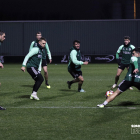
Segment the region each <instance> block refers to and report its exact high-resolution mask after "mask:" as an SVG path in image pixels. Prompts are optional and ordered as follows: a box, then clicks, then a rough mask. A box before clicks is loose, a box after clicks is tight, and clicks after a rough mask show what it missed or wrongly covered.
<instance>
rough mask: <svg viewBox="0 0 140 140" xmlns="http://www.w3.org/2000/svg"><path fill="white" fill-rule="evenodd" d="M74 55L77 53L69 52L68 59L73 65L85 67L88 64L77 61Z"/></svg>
mask: <svg viewBox="0 0 140 140" xmlns="http://www.w3.org/2000/svg"><path fill="white" fill-rule="evenodd" d="M76 55H77V52H76V51H75V50H73V51H71V53H70V58H71V60H72V62H73V63H74V64H75V65H83V64H85V65H87V64H88V62H83V61H79V60H77V57H76Z"/></svg>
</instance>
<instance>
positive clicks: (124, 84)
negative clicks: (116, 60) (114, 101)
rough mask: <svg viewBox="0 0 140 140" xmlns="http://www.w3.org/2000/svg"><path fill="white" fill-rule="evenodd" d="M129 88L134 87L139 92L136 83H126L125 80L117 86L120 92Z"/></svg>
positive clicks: (139, 85) (138, 85) (138, 86)
mask: <svg viewBox="0 0 140 140" xmlns="http://www.w3.org/2000/svg"><path fill="white" fill-rule="evenodd" d="M131 86H134V87H136V88H137V89H138V90H140V83H137V82H133V81H126V80H123V81H122V82H121V83H120V84H119V88H118V89H119V90H120V91H121V92H124V91H126V90H127V89H128V88H129V87H131Z"/></svg>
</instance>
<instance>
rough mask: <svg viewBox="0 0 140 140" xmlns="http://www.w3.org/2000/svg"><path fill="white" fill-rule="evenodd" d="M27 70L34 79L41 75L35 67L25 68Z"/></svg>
mask: <svg viewBox="0 0 140 140" xmlns="http://www.w3.org/2000/svg"><path fill="white" fill-rule="evenodd" d="M27 72H28V73H29V74H30V75H31V77H32V78H33V79H34V80H35V81H36V79H38V77H40V76H41V77H43V76H42V75H41V73H40V71H39V70H38V69H37V68H35V67H31V68H27Z"/></svg>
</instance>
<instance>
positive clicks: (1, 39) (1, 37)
mask: <svg viewBox="0 0 140 140" xmlns="http://www.w3.org/2000/svg"><path fill="white" fill-rule="evenodd" d="M4 40H5V33H4V32H3V31H1V30H0V46H1V43H2V42H3V41H4ZM0 68H4V67H3V64H2V63H1V61H0ZM0 85H1V83H0ZM0 110H5V108H3V107H1V106H0Z"/></svg>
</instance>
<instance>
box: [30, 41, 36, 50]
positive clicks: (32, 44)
mask: <svg viewBox="0 0 140 140" xmlns="http://www.w3.org/2000/svg"><path fill="white" fill-rule="evenodd" d="M34 43H35V42H34V41H33V42H32V43H31V45H30V48H29V52H30V51H31V49H32V48H33V47H34Z"/></svg>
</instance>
